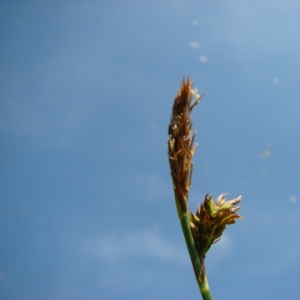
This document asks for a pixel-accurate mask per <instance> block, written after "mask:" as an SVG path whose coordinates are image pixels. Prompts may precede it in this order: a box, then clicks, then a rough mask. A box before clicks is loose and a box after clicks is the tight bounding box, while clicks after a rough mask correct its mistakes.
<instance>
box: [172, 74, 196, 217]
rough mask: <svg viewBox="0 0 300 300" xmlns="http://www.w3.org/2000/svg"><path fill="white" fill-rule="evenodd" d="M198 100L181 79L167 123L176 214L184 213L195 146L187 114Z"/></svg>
mask: <svg viewBox="0 0 300 300" xmlns="http://www.w3.org/2000/svg"><path fill="white" fill-rule="evenodd" d="M200 99H201V96H200V95H198V94H197V90H196V89H195V90H193V84H192V82H191V80H190V79H189V78H188V79H187V80H186V81H185V80H184V79H183V80H182V84H181V88H180V90H179V91H178V94H177V95H176V97H175V99H174V105H173V111H172V117H171V122H170V125H169V138H168V154H169V163H170V168H171V176H172V179H173V188H174V192H175V196H176V203H177V205H179V208H180V211H181V212H185V211H187V200H188V193H189V188H190V186H191V178H192V171H193V162H192V157H193V155H194V153H195V150H196V147H197V145H194V136H195V133H193V132H192V121H191V118H190V114H191V112H192V110H193V108H194V107H195V106H196V105H197V103H198V102H199V101H200Z"/></svg>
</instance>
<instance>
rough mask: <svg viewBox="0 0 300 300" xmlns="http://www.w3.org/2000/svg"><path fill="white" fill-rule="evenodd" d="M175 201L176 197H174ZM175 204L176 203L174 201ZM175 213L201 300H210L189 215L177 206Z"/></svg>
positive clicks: (202, 263)
mask: <svg viewBox="0 0 300 300" xmlns="http://www.w3.org/2000/svg"><path fill="white" fill-rule="evenodd" d="M175 198H176V200H177V197H176V195H175ZM176 204H177V201H176ZM176 206H177V212H178V216H179V219H180V224H181V228H182V232H183V235H184V239H185V243H186V246H187V248H188V252H189V255H190V259H191V262H192V265H193V269H194V273H195V277H196V280H197V283H198V287H199V290H200V292H201V295H202V298H203V300H212V296H211V294H210V289H209V285H208V281H207V277H206V272H205V267H204V258H201V259H200V258H199V256H198V253H197V250H196V247H195V243H194V239H193V236H192V232H191V228H190V222H189V215H188V212H187V211H185V212H182V211H181V210H180V206H179V205H178V204H177V205H176Z"/></svg>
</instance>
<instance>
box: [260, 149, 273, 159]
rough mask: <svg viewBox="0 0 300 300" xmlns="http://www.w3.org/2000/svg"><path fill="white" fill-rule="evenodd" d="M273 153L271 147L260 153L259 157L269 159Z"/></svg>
mask: <svg viewBox="0 0 300 300" xmlns="http://www.w3.org/2000/svg"><path fill="white" fill-rule="evenodd" d="M270 155H271V151H270V150H269V149H265V150H264V151H263V153H259V154H258V158H259V159H267V158H268V157H269V156H270Z"/></svg>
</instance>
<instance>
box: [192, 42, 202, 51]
mask: <svg viewBox="0 0 300 300" xmlns="http://www.w3.org/2000/svg"><path fill="white" fill-rule="evenodd" d="M189 46H190V47H191V48H194V49H198V48H200V44H199V43H196V42H189Z"/></svg>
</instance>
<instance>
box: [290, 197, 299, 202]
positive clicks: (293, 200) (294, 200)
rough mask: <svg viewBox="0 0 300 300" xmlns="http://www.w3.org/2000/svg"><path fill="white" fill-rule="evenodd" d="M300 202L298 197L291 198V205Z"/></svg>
mask: <svg viewBox="0 0 300 300" xmlns="http://www.w3.org/2000/svg"><path fill="white" fill-rule="evenodd" d="M297 201H298V199H297V197H296V196H291V197H290V202H291V203H296V202H297Z"/></svg>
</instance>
